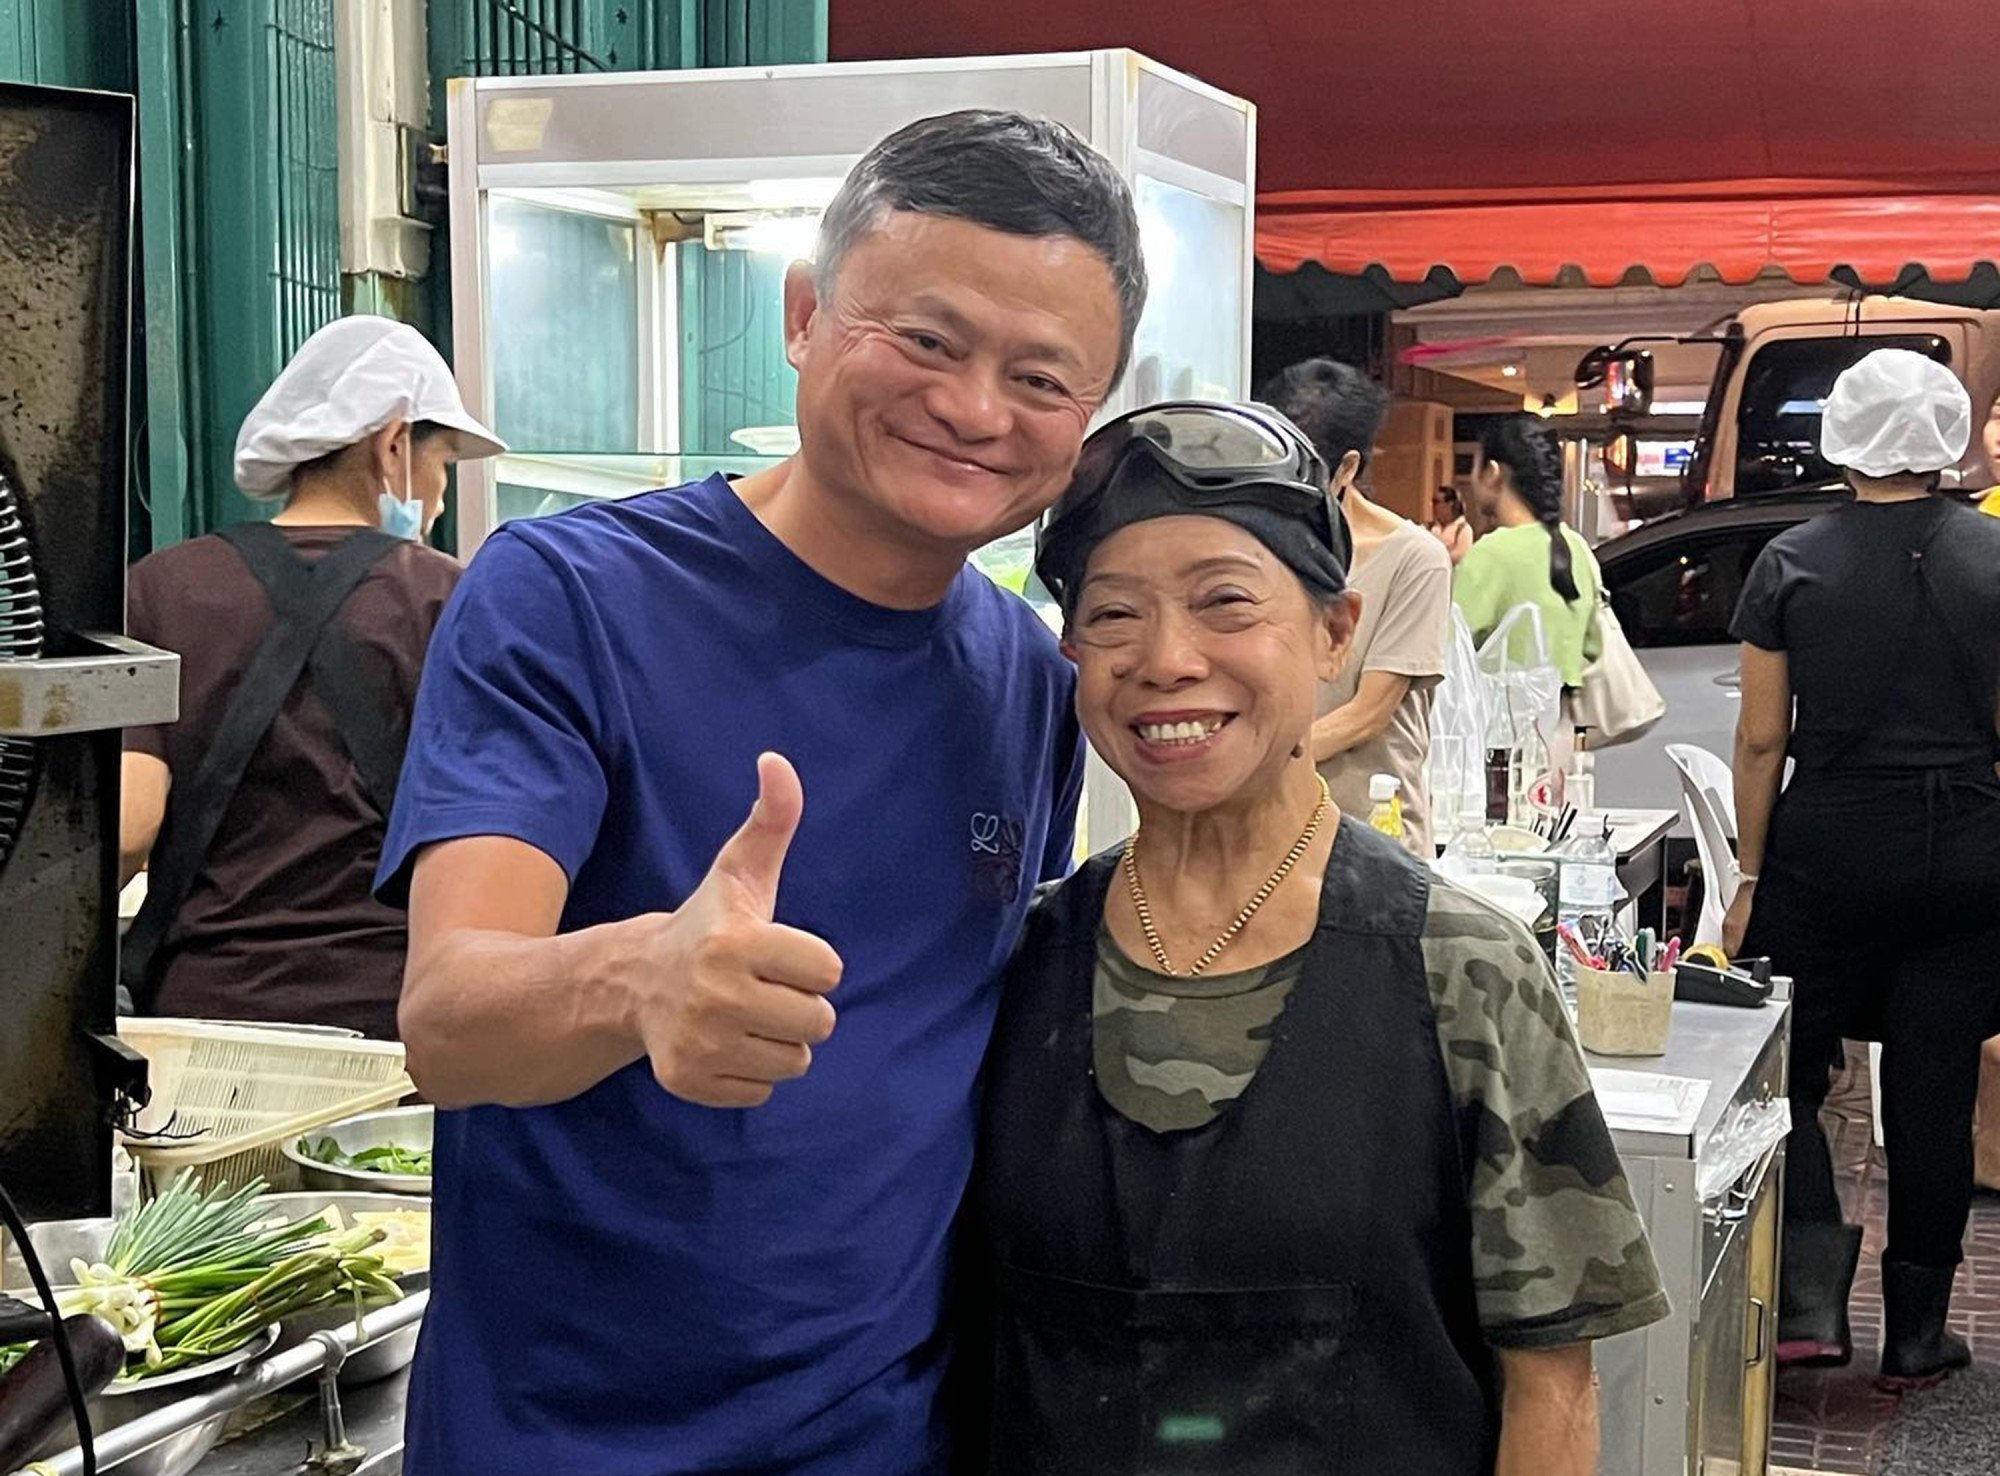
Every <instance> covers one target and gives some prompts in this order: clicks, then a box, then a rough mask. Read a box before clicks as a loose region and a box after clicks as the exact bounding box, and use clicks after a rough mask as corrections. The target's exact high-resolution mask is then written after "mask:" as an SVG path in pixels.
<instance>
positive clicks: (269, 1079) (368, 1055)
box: [118, 1017, 415, 1191]
mask: <svg viewBox="0 0 2000 1476" xmlns="http://www.w3.org/2000/svg"><path fill="white" fill-rule="evenodd" d="M118 1033H119V1035H120V1036H121V1037H122V1038H123V1039H124V1040H126V1041H127V1042H129V1043H130V1044H131V1046H132V1047H133V1049H135V1050H137V1051H139V1052H140V1053H141V1054H142V1055H144V1056H145V1057H146V1060H147V1063H148V1065H149V1068H150V1069H149V1072H148V1076H149V1079H150V1081H151V1085H152V1101H151V1102H150V1103H148V1105H147V1107H146V1110H145V1111H144V1112H142V1113H140V1114H139V1117H138V1120H137V1122H136V1123H135V1124H134V1127H135V1128H136V1129H137V1130H138V1131H139V1132H140V1133H142V1134H143V1133H146V1132H159V1131H162V1130H163V1129H168V1128H169V1124H170V1123H171V1129H170V1130H171V1132H172V1134H173V1138H172V1139H171V1140H169V1141H165V1142H149V1141H147V1140H145V1139H144V1138H143V1137H140V1138H128V1139H126V1140H125V1147H126V1150H127V1151H128V1152H130V1153H131V1155H132V1156H133V1158H135V1159H137V1160H138V1163H139V1166H140V1168H141V1170H142V1171H143V1172H144V1174H145V1177H146V1180H147V1183H148V1184H149V1185H150V1186H151V1187H152V1188H153V1189H154V1190H157V1189H158V1188H159V1187H160V1186H162V1185H164V1184H165V1183H166V1182H167V1181H168V1180H170V1179H172V1178H173V1176H174V1175H175V1174H177V1173H179V1172H180V1171H181V1170H182V1169H184V1168H194V1169H197V1170H199V1171H200V1173H201V1176H202V1178H203V1180H204V1181H205V1182H207V1183H209V1184H230V1185H240V1184H244V1183H247V1182H249V1181H250V1180H251V1179H253V1178H255V1177H257V1176H259V1175H262V1176H263V1178H264V1179H265V1180H267V1181H268V1182H269V1183H270V1185H271V1187H272V1189H273V1190H277V1191H282V1190H287V1189H296V1188H297V1187H298V1182H297V1181H298V1166H297V1165H296V1164H293V1163H292V1162H290V1161H289V1160H287V1159H286V1158H285V1156H284V1154H283V1152H282V1151H281V1149H282V1146H283V1145H284V1144H285V1143H286V1142H288V1141H290V1140H291V1139H293V1138H295V1137H297V1136H299V1135H300V1134H303V1133H307V1132H310V1131H311V1130H312V1129H314V1128H316V1127H322V1126H324V1125H325V1124H327V1123H329V1122H337V1121H339V1120H340V1119H341V1118H344V1117H352V1116H354V1115H355V1114H356V1113H359V1112H369V1111H372V1110H374V1109H375V1108H377V1107H384V1106H387V1105H388V1104H389V1103H391V1102H395V1101H397V1100H399V1099H400V1098H402V1097H405V1096H408V1095H409V1094H410V1093H411V1092H412V1091H414V1090H415V1087H414V1086H413V1085H412V1083H411V1081H410V1078H409V1076H408V1075H407V1074H406V1073H405V1072H404V1070H403V1047H402V1045H401V1044H400V1043H398V1042H396V1041H384V1040H364V1039H362V1038H361V1037H359V1036H354V1035H350V1034H345V1033H340V1032H334V1031H327V1030H316V1029H311V1028H303V1027H301V1028H294V1027H289V1026H284V1025H238V1024H232V1023H228V1022H224V1021H216V1020H164V1019H153V1018H139V1017H128V1018H125V1019H121V1020H120V1021H119V1022H118ZM187 1133H199V1134H200V1136H199V1137H197V1138H195V1139H193V1140H192V1141H188V1140H185V1139H184V1138H183V1135H184V1134H187Z"/></svg>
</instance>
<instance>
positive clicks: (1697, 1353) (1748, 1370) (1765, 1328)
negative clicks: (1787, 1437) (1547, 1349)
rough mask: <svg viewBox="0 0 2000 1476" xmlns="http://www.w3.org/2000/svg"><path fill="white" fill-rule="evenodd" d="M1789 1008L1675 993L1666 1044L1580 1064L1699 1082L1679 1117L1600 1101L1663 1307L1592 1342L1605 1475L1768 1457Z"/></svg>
mask: <svg viewBox="0 0 2000 1476" xmlns="http://www.w3.org/2000/svg"><path fill="white" fill-rule="evenodd" d="M1790 1017H1791V1004H1790V1000H1789V998H1774V999H1773V1000H1772V1001H1771V1002H1769V1003H1767V1004H1765V1005H1764V1006H1763V1007H1762V1008H1761V1009H1755V1010H1748V1009H1732V1008H1728V1007H1725V1006H1720V1005H1698V1004H1687V1003H1681V1004H1676V1005H1675V1006H1674V1017H1673V1033H1672V1036H1671V1037H1670V1039H1669V1041H1668V1046H1667V1053H1666V1054H1665V1055H1664V1056H1653V1057H1609V1056H1590V1057H1588V1060H1589V1063H1590V1065H1591V1067H1592V1069H1593V1072H1595V1071H1597V1070H1598V1069H1599V1068H1608V1069H1610V1070H1614V1071H1626V1072H1643V1073H1656V1074H1658V1075H1661V1076H1669V1077H1684V1078H1695V1079H1700V1080H1704V1081H1707V1082H1708V1083H1709V1088H1708V1095H1707V1097H1706V1099H1705V1100H1704V1101H1703V1102H1702V1104H1701V1108H1700V1111H1699V1113H1698V1115H1696V1117H1695V1120H1694V1122H1693V1124H1692V1126H1691V1127H1690V1128H1688V1129H1687V1130H1685V1131H1680V1130H1678V1129H1677V1128H1676V1129H1673V1130H1667V1129H1663V1127H1662V1125H1661V1124H1659V1123H1657V1122H1653V1121H1647V1120H1644V1119H1637V1118H1631V1117H1621V1116H1619V1115H1618V1114H1617V1113H1616V1112H1614V1111H1613V1110H1611V1109H1610V1108H1609V1107H1607V1110H1606V1113H1605V1116H1606V1121H1607V1122H1608V1123H1609V1125H1610V1127H1611V1130H1612V1139H1613V1141H1614V1142H1615V1143H1616V1145H1617V1148H1618V1153H1619V1156H1620V1157H1621V1158H1622V1159H1623V1160H1624V1163H1625V1171H1626V1175H1627V1178H1628V1180H1629V1181H1630V1183H1631V1186H1632V1195H1633V1198H1634V1199H1635V1200H1636V1201H1637V1203H1638V1206H1639V1211H1640V1213H1641V1214H1642V1215H1643V1216H1644V1217H1645V1220H1646V1225H1647V1229H1648V1231H1649V1233H1650V1234H1651V1236H1652V1241H1653V1251H1654V1254H1655V1255H1656V1256H1657V1257H1658V1260H1659V1265H1660V1273H1661V1276H1662V1278H1663V1279H1664V1281H1665V1283H1666V1288H1667V1295H1668V1297H1669V1299H1670V1300H1671V1301H1672V1303H1673V1312H1672V1314H1671V1315H1670V1316H1669V1317H1668V1318H1667V1319H1666V1320H1664V1321H1662V1322H1658V1323H1655V1324H1654V1325H1653V1326H1651V1327H1649V1328H1643V1329H1640V1330H1639V1331H1637V1332H1632V1333H1626V1334H1624V1335H1622V1336H1620V1337H1616V1338H1610V1339H1607V1340H1605V1341H1604V1342H1602V1343H1600V1344H1598V1345H1597V1371H1598V1377H1599V1381H1600V1384H1601V1386H1602V1396H1601V1401H1600V1403H1601V1409H1602V1421H1603V1455H1602V1458H1601V1460H1600V1463H1599V1470H1600V1471H1601V1472H1602V1473H1603V1476H1700V1473H1709V1476H1720V1473H1723V1472H1727V1473H1730V1476H1739V1473H1740V1476H1761V1473H1763V1472H1764V1471H1765V1469H1766V1460H1767V1456H1768V1451H1769V1446H1770V1420H1771V1399H1772V1387H1773V1379H1774V1377H1775V1374H1776V1362H1775V1359H1774V1357H1773V1353H1774V1347H1775V1335H1776V1328H1777V1275H1778V1228H1779V1205H1780V1200H1781V1196H1782V1192H1783V1184H1784V1143H1783V1140H1782V1138H1778V1139H1776V1140H1775V1141H1773V1140H1772V1135H1773V1133H1775V1132H1776V1131H1777V1130H1778V1128H1779V1127H1780V1126H1781V1125H1782V1124H1783V1122H1784V1121H1785V1120H1786V1119H1785V1118H1784V1117H1783V1115H1782V1114H1783V1112H1784V1110H1785V1092H1786V1085H1787V1079H1786V1073H1787V1067H1788V1061H1789V1046H1790V1034H1791V1032H1790V1029H1789V1024H1790ZM1758 1129H1761V1130H1762V1131H1761V1132H1759V1131H1758ZM1746 1145H1747V1146H1746ZM1753 1149H1754V1154H1753V1152H1752V1150H1753ZM1704 1190H1706V1192H1704Z"/></svg>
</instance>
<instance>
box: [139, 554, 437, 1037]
mask: <svg viewBox="0 0 2000 1476" xmlns="http://www.w3.org/2000/svg"><path fill="white" fill-rule="evenodd" d="M216 536H217V537H218V538H221V539H223V540H224V541H225V542H227V543H228V544H229V545H230V547H232V548H234V549H235V550H236V551H237V553H239V554H241V555H242V557H243V561H244V563H246V564H248V565H249V566H250V572H251V573H252V574H254V575H256V576H257V582H258V583H260V584H262V585H263V586H264V593H265V594H266V595H267V596H268V597H269V599H270V602H271V629H270V632H269V633H268V634H267V635H266V636H265V637H264V641H263V644H261V645H260V646H258V648H257V652H256V654H255V655H254V656H252V657H251V658H250V664H249V665H248V666H247V667H246V668H245V669H244V672H243V679H242V681H241V682H239V683H238V684H237V687H236V690H235V691H234V692H233V693H231V695H230V698H229V705H228V706H227V707H226V708H224V709H223V713H222V721H221V724H220V726H219V727H218V728H217V730H216V732H215V733H214V735H213V736H212V739H211V741H210V743H209V746H208V749H207V751H206V752H205V753H204V754H203V756H202V761H201V764H200V766H199V767H198V768H197V769H196V770H195V772H194V773H193V774H191V775H186V776H182V775H175V776H174V785H173V788H172V789H171V790H170V791H169V792H168V798H167V813H166V817H165V819H164V820H163V821H162V823H161V826H160V835H159V839H158V841H157V842H156V843H155V844H154V846H153V854H152V858H151V861H150V863H149V865H148V869H147V885H146V901H145V904H144V905H143V906H142V907H141V908H140V909H139V915H138V917H136V918H135V919H133V922H132V928H131V931H130V932H128V933H127V934H126V935H125V940H124V944H123V950H122V955H121V957H120V959H119V980H120V983H121V984H122V985H123V987H124V988H125V990H126V992H127V994H128V997H129V1003H130V1005H131V1008H132V1010H133V1012H134V1013H137V1014H142V1015H143V1014H150V1013H151V1012H152V1008H153V1002H154V1000H155V998H156V997H157V996H158V993H159V986H160V978H161V972H162V967H163V965H164V963H165V958H164V952H163V949H162V945H163V944H164V943H165V942H166V941H167V938H168V936H169V934H170V933H171V931H172V929H173V925H174V921H175V919H176V918H178V917H179V915H180V910H181V905H182V904H183V903H184V902H186V901H187V897H188V893H189V891H190V890H191V889H192V888H193V886H194V883H195V879H196V878H197V877H198V876H200V875H201V869H202V866H203V865H204V864H205V863H206V861H207V859H208V853H209V848H210V846H212V845H213V844H214V842H215V836H216V832H217V831H218V830H220V829H221V827H222V821H223V817H224V816H225V815H227V814H228V812H229V805H230V801H231V800H233V799H234V798H235V796H236V791H237V788H238V787H239V786H240V785H241V784H242V782H243V775H244V774H245V772H247V771H248V769H249V767H250V760H251V759H252V758H253V757H254V756H255V755H256V752H257V750H258V748H259V747H260V746H262V744H263V742H264V738H265V735H266V734H268V733H269V732H270V731H271V724H272V723H274V722H276V721H277V718H278V714H279V712H280V711H282V710H283V708H284V705H285V701H286V699H287V698H288V697H290V696H291V693H292V689H293V688H294V687H295V686H297V685H298V681H299V678H300V677H301V676H302V675H304V674H305V672H306V670H307V668H308V667H310V668H311V673H312V686H313V691H314V692H315V693H317V694H318V696H319V699H320V701H321V702H323V703H324V704H325V705H326V708H327V711H328V712H329V713H330V714H331V715H332V717H333V724H334V728H335V730H336V731H337V732H338V733H339V735H340V741H341V744H342V746H344V747H345V748H346V749H347V752H348V756H349V757H351V758H352V759H353V760H354V767H355V769H356V771H357V772H358V773H359V774H360V776H361V782H362V784H363V786H364V787H365V788H366V789H367V791H368V795H369V798H370V799H372V800H373V801H374V802H375V805H376V807H377V808H378V809H380V810H381V812H382V814H383V815H384V816H385V817H386V816H387V815H388V813H389V811H390V808H391V807H392V806H393V805H394V804H395V799H396V778H397V775H398V774H399V773H400V772H401V770H402V765H403V748H404V745H405V744H406V743H407V741H408V738H409V732H408V724H407V722H406V721H405V719H404V717H403V714H402V710H401V707H400V705H399V704H398V703H397V701H396V696H395V693H394V692H393V691H392V690H390V689H389V688H388V686H387V684H386V683H384V682H383V681H382V680H381V678H380V677H379V676H378V675H377V674H376V673H375V671H374V670H373V669H372V668H371V667H370V666H369V664H368V661H367V659H366V658H365V657H364V656H363V655H362V652H361V648H360V645H359V644H358V643H357V642H356V641H355V640H354V638H353V637H352V636H351V635H349V634H348V632H347V631H346V629H345V628H344V627H343V626H342V625H341V623H340V621H339V619H338V618H337V617H338V616H339V614H340V608H341V606H342V605H343V604H345V603H346V601H347V597H348V596H349V595H351V594H353V593H354V591H355V589H356V588H357V587H358V586H359V585H360V583H361V581H362V580H364V579H366V578H367V577H368V572H369V570H371V569H373V568H374V567H375V565H376V564H378V563H379V562H381V560H382V559H383V558H384V557H385V556H387V555H388V554H390V553H391V552H393V551H394V550H395V549H396V548H397V547H398V546H399V545H400V544H401V543H402V542H403V540H402V539H400V538H395V537H392V536H391V535H389V534H387V533H383V532H380V531H378V530H376V529H373V528H360V529H356V530H355V531H354V532H353V533H352V534H350V535H348V536H347V537H346V538H344V539H342V540H341V541H340V542H339V543H338V544H336V545H335V546H334V547H333V548H332V549H331V550H329V551H328V552H327V553H326V554H325V555H323V556H322V557H321V558H320V559H319V560H318V561H317V562H314V563H308V562H307V561H306V560H305V559H302V558H300V557H299V555H298V554H297V553H296V552H295V551H294V550H293V548H292V546H291V544H290V543H289V542H288V541H287V540H286V538H285V535H284V533H283V532H282V531H281V530H279V529H278V528H275V527H273V526H272V525H271V524H269V523H244V524H241V525H240V526H237V527H233V528H223V529H221V530H219V531H218V532H217V534H216Z"/></svg>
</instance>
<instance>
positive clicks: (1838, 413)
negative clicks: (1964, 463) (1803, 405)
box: [1819, 348, 1972, 477]
mask: <svg viewBox="0 0 2000 1476" xmlns="http://www.w3.org/2000/svg"><path fill="white" fill-rule="evenodd" d="M1971 438H1972V399H1971V397H1970V396H1968V395H1967V394H1966V392H1965V386H1964V385H1962V384H1960V383H1959V381H1958V376H1957V375H1956V374H1953V373H1952V372H1951V370H1949V369H1947V368H1945V366H1944V365H1942V364H1940V363H1938V361H1937V360H1935V359H1933V358H1929V357H1927V356H1926V355H1924V354H1919V353H1915V352H1913V351H1911V350H1910V349H1899V348H1888V349H1877V350H1876V351H1875V352H1874V353H1872V354H1870V355H1869V356H1868V357H1867V358H1865V359H1863V360H1862V361H1861V362H1860V363H1858V364H1856V365H1855V366H1854V367H1853V368H1851V369H1849V370H1848V371H1847V372H1846V373H1845V374H1842V375H1841V376H1840V378H1838V379H1836V380H1835V381H1834V382H1833V393H1832V394H1830V395H1828V396H1827V397H1826V408H1825V410H1824V412H1823V418H1822V419H1821V421H1820V433H1819V442H1820V451H1821V453H1822V454H1823V455H1825V457H1826V459H1827V460H1828V461H1830V462H1832V463H1833V464H1834V465H1835V466H1846V467H1852V468H1853V469H1854V470H1855V471H1858V472H1860V473H1861V474H1862V475H1863V476H1865V477H1889V476H1894V475H1896V473H1898V472H1914V473H1917V474H1918V475H1922V474H1924V473H1926V472H1935V471H1943V470H1944V469H1945V468H1946V467H1948V466H1956V465H1957V464H1958V459H1959V457H1961V456H1963V455H1965V447H1966V443H1967V442H1968V441H1970V440H1971Z"/></svg>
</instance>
